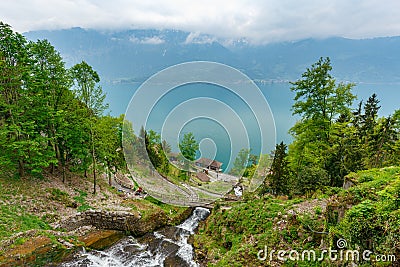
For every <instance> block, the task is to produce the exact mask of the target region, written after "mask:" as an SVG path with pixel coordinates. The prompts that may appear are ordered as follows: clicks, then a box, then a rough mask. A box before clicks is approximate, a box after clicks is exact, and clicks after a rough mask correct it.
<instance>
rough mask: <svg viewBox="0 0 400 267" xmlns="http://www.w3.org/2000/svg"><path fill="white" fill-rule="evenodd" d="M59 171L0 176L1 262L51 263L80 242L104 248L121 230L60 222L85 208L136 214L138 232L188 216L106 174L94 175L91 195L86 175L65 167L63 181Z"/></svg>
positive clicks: (85, 209) (76, 247)
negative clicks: (120, 184)
mask: <svg viewBox="0 0 400 267" xmlns="http://www.w3.org/2000/svg"><path fill="white" fill-rule="evenodd" d="M61 177H62V175H61V174H60V173H55V174H46V175H45V176H44V177H43V178H41V179H38V178H32V177H25V178H23V179H18V178H10V177H7V176H4V175H2V176H0V251H1V252H0V266H21V264H22V265H24V266H25V265H28V266H43V265H45V264H49V263H53V264H54V263H57V262H59V261H61V260H63V259H64V258H65V257H66V256H68V255H71V254H72V253H73V252H75V251H77V250H80V249H81V247H82V246H85V247H87V248H97V249H99V248H104V247H108V246H110V245H111V244H112V243H114V242H116V241H118V240H119V239H120V238H122V237H123V236H124V232H121V231H115V230H104V229H101V228H96V227H94V226H90V225H87V226H83V227H79V228H77V229H73V230H68V229H64V228H63V227H60V222H62V221H68V220H69V219H70V218H73V217H74V216H77V214H78V215H79V214H84V212H85V211H88V210H96V211H105V212H117V213H118V212H119V213H121V212H122V213H123V212H127V213H128V214H134V215H139V216H140V218H141V226H140V227H141V230H140V229H138V230H139V231H138V232H137V233H141V234H138V235H142V234H144V233H147V232H149V231H152V230H154V229H156V228H159V227H161V226H165V225H168V224H176V223H179V222H180V221H181V220H182V219H186V217H187V216H188V213H187V209H186V208H182V207H173V206H169V205H165V204H161V203H159V202H158V201H155V200H154V199H152V198H146V199H143V198H140V197H134V196H133V195H130V196H129V195H127V194H126V193H125V192H124V191H120V190H117V188H115V187H111V186H109V185H108V179H107V178H106V176H105V175H104V176H102V177H101V178H100V179H99V181H98V191H99V193H98V194H96V195H93V194H92V190H91V189H92V180H91V179H90V178H89V179H88V178H85V177H82V176H80V175H78V174H76V173H75V174H74V173H69V174H68V179H67V180H66V182H65V183H63V182H62V179H61ZM189 212H190V211H189ZM140 231H142V232H140Z"/></svg>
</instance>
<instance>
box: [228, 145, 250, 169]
mask: <svg viewBox="0 0 400 267" xmlns="http://www.w3.org/2000/svg"><path fill="white" fill-rule="evenodd" d="M249 157H250V149H246V148H242V149H241V150H240V151H239V152H238V154H237V156H236V158H235V161H234V162H233V167H232V168H231V170H230V171H229V173H230V174H232V175H235V176H242V175H243V173H244V171H245V169H246V167H247V166H248V164H249Z"/></svg>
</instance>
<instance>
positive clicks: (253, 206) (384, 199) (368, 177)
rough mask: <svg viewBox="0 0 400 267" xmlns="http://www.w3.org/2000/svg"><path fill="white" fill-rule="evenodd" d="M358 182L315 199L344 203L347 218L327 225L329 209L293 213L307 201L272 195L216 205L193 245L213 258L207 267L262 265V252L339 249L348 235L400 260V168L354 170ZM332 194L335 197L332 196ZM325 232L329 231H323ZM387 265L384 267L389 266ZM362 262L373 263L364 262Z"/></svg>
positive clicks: (360, 245) (350, 240)
mask: <svg viewBox="0 0 400 267" xmlns="http://www.w3.org/2000/svg"><path fill="white" fill-rule="evenodd" d="M350 176H351V178H352V180H354V181H356V186H354V187H352V188H349V189H348V190H343V189H339V188H331V189H329V188H325V189H324V191H321V192H316V194H315V195H314V197H316V196H319V197H320V198H328V200H329V201H328V208H331V209H333V210H335V209H336V208H339V209H340V208H341V207H344V208H345V209H346V210H345V213H344V216H343V217H342V218H339V217H336V218H335V219H334V220H333V222H332V221H331V222H329V223H328V211H324V210H323V209H322V207H320V206H315V207H314V208H313V212H311V213H310V214H307V213H304V214H296V215H294V216H293V215H290V213H289V212H288V211H289V210H291V209H294V208H295V207H294V205H295V204H299V205H301V203H302V202H303V201H307V199H293V200H284V199H277V198H273V197H264V198H260V199H255V198H254V196H253V198H251V197H248V198H247V201H245V202H242V203H234V204H232V208H231V209H229V210H223V209H220V208H219V206H223V205H224V204H223V203H221V205H217V206H216V208H215V209H214V210H213V212H212V214H211V215H210V217H209V218H208V219H207V222H206V223H205V224H203V225H201V226H200V228H199V231H198V234H197V235H195V238H194V245H195V247H196V249H197V250H198V251H201V253H202V255H206V256H204V257H206V258H207V260H208V261H209V263H208V264H209V265H208V266H261V265H263V264H267V262H261V261H259V260H258V259H257V253H258V251H259V250H262V249H264V247H265V246H266V247H268V248H269V249H275V250H277V251H278V250H286V251H290V250H297V251H303V250H305V249H314V250H315V251H316V252H317V255H318V253H320V252H321V247H320V246H321V242H322V241H323V244H324V246H328V247H334V244H336V240H337V239H339V238H344V239H346V240H347V242H348V244H349V248H351V249H355V248H360V249H370V250H373V251H374V253H375V254H385V255H389V254H395V255H396V258H400V241H399V240H400V167H391V168H383V169H372V170H367V171H361V172H358V173H352V174H350ZM329 197H331V198H329ZM339 219H340V220H339ZM322 232H325V233H329V234H321V233H322ZM275 263H276V266H278V265H279V266H281V265H283V266H330V263H326V262H314V263H312V264H311V263H310V262H290V261H287V262H284V263H283V262H279V261H277V262H275ZM388 265H390V263H383V264H381V265H379V266H388ZM363 266H370V265H368V264H365V263H364V265H363Z"/></svg>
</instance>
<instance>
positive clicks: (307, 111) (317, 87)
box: [289, 58, 355, 188]
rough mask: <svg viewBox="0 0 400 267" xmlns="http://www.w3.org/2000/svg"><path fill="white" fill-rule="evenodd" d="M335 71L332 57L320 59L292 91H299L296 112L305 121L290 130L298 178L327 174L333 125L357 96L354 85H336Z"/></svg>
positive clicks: (295, 171)
mask: <svg viewBox="0 0 400 267" xmlns="http://www.w3.org/2000/svg"><path fill="white" fill-rule="evenodd" d="M331 70H332V66H331V64H330V59H329V58H325V59H323V58H320V59H319V61H318V62H317V63H315V64H313V65H312V66H311V68H309V69H307V71H306V72H305V73H303V75H302V79H300V80H298V81H296V82H293V83H292V85H293V86H292V88H291V90H292V91H293V92H295V93H296V95H295V98H294V101H295V103H294V104H293V107H292V110H293V115H300V116H301V120H300V121H298V122H297V123H296V124H295V125H294V126H293V127H292V128H291V129H290V132H291V134H292V135H293V137H294V139H295V140H294V142H293V143H292V144H291V145H290V147H289V161H290V165H291V169H292V170H293V171H294V173H295V175H296V179H297V180H298V181H303V180H305V179H307V178H309V177H315V175H314V174H318V173H320V174H322V173H324V174H325V173H327V171H326V169H327V161H326V160H327V157H326V156H327V155H326V153H327V151H328V149H329V147H330V146H331V145H332V138H331V133H332V130H333V128H334V127H333V124H334V123H335V121H336V120H337V119H338V118H339V116H340V115H342V114H350V106H351V104H352V102H353V100H354V98H355V96H354V95H353V94H352V93H351V88H352V87H353V86H354V85H353V84H344V83H339V84H336V82H335V79H334V78H333V77H332V76H331V75H330V71H331ZM311 166H312V168H311ZM319 169H320V170H319ZM306 175H310V176H309V177H305V176H306ZM324 177H325V175H323V177H322V176H321V181H324V179H323V178H324ZM330 179H334V178H333V177H330ZM331 183H332V182H331ZM317 184H321V183H316V184H315V186H316V187H317ZM322 184H324V183H322ZM316 187H315V188H316Z"/></svg>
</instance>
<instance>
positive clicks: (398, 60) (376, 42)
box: [24, 28, 400, 83]
mask: <svg viewBox="0 0 400 267" xmlns="http://www.w3.org/2000/svg"><path fill="white" fill-rule="evenodd" d="M24 35H25V36H26V37H27V38H28V39H31V40H36V39H48V40H49V41H50V42H51V43H52V44H53V45H54V46H55V47H56V48H57V49H58V50H59V51H60V52H61V54H62V55H63V56H64V59H65V60H66V62H67V63H68V64H70V65H72V64H75V63H77V62H79V61H80V60H82V59H84V60H86V61H88V63H90V64H91V65H93V66H94V67H95V68H96V69H97V70H98V71H99V72H100V74H102V76H103V77H104V78H106V79H109V80H112V81H114V82H115V81H117V80H118V79H122V80H123V79H129V80H134V81H140V82H141V81H143V80H144V79H145V78H147V77H149V76H150V75H152V74H154V73H155V72H157V71H159V70H162V69H163V68H165V67H168V66H171V65H174V64H178V63H182V62H186V61H193V60H209V61H217V62H222V63H225V64H228V65H231V66H233V67H236V68H238V69H240V70H242V71H244V72H245V73H246V74H247V75H249V76H250V77H251V78H253V79H267V80H270V79H274V80H293V79H297V78H298V77H299V75H300V74H301V73H302V72H304V70H305V69H306V67H309V66H310V65H311V64H312V63H313V62H315V61H316V60H317V59H318V58H319V57H321V56H329V57H330V58H331V60H332V64H333V68H334V74H335V76H336V77H337V78H338V79H339V80H348V81H353V82H369V83H376V82H392V83H394V82H396V83H397V82H400V37H387V38H374V39H362V40H352V39H345V38H338V37H337V38H329V39H321V40H318V39H306V40H301V41H296V42H282V43H272V44H266V45H251V44H248V43H246V42H239V41H237V42H227V40H221V39H217V38H215V37H213V36H209V35H204V34H196V33H189V32H182V31H177V30H126V31H119V32H111V31H96V30H90V29H88V30H86V29H82V28H72V29H66V30H54V31H34V32H27V33H25V34H24Z"/></svg>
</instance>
